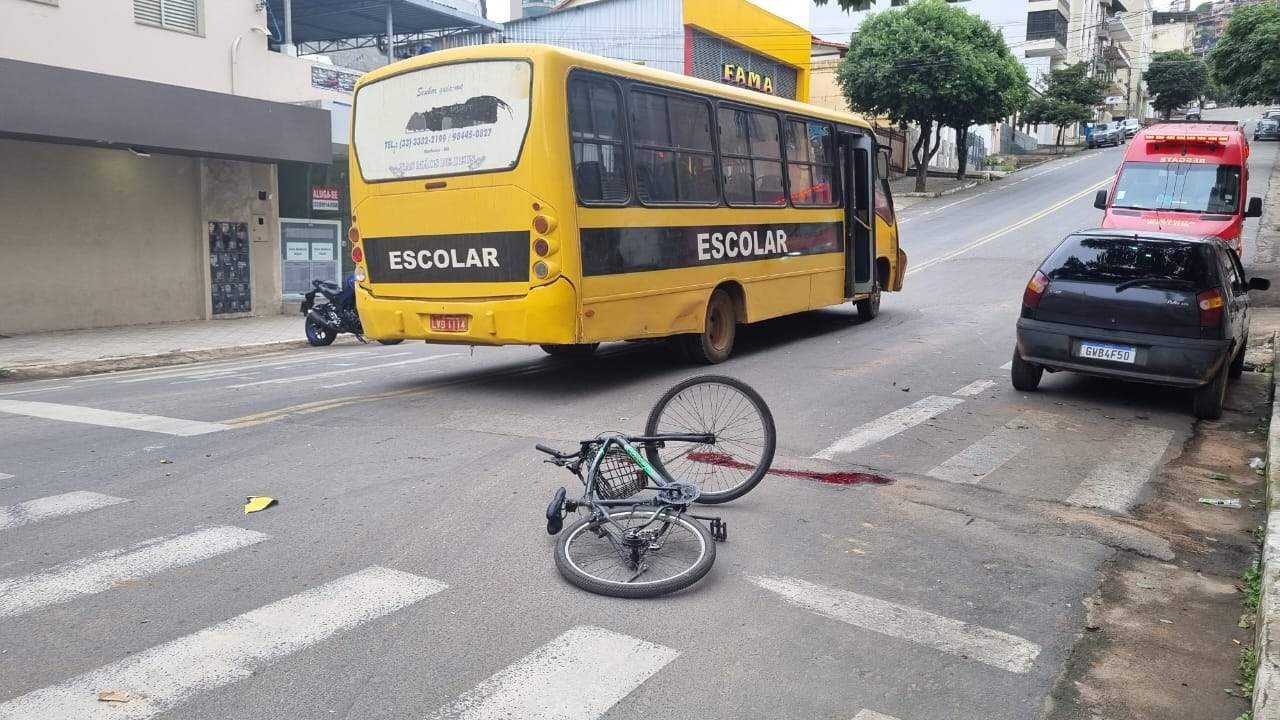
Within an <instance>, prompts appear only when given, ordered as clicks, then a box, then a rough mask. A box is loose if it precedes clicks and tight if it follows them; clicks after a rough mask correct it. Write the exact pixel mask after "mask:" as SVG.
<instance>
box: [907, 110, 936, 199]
mask: <svg viewBox="0 0 1280 720" xmlns="http://www.w3.org/2000/svg"><path fill="white" fill-rule="evenodd" d="M932 131H933V121H932V120H924V121H922V122H921V123H920V139H919V140H918V141H916V147H915V150H914V151H913V153H912V159H914V160H915V161H916V192H924V191H925V187H926V183H928V181H929V161H930V160H932V159H933V153H936V152H937V151H938V149H937V147H934V148H933V149H932V150H930V149H929V141H930V137H929V133H930V132H932Z"/></svg>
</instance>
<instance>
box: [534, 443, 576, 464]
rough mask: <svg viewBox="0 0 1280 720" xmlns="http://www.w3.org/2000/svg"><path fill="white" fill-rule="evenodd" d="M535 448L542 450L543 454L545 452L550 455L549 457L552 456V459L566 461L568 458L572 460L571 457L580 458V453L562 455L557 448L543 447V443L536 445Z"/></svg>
mask: <svg viewBox="0 0 1280 720" xmlns="http://www.w3.org/2000/svg"><path fill="white" fill-rule="evenodd" d="M534 447H535V448H537V449H539V450H541V451H542V452H544V453H546V454H548V455H550V456H552V457H554V458H558V459H560V460H564V459H566V458H571V457H577V456H578V453H562V452H560V451H559V450H556V449H555V448H549V447H547V446H546V445H543V444H542V443H538V444H537V445H534Z"/></svg>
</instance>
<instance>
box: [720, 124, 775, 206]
mask: <svg viewBox="0 0 1280 720" xmlns="http://www.w3.org/2000/svg"><path fill="white" fill-rule="evenodd" d="M717 118H718V120H719V126H720V172H721V174H722V175H723V176H724V197H725V200H726V201H727V202H728V203H729V204H730V205H786V204H787V198H786V192H785V191H784V190H783V188H782V143H781V139H780V136H779V132H778V118H777V116H775V115H769V114H766V113H759V112H750V111H748V110H738V109H735V108H729V107H721V108H720V109H719V112H718V113H717Z"/></svg>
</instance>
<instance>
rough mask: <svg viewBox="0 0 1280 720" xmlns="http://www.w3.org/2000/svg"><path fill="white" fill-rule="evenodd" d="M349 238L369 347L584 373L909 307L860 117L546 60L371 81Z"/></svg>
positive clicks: (400, 66) (465, 62)
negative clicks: (580, 368) (782, 326)
mask: <svg viewBox="0 0 1280 720" xmlns="http://www.w3.org/2000/svg"><path fill="white" fill-rule="evenodd" d="M351 149H352V152H351V173H350V176H351V202H352V215H353V217H352V228H351V232H350V240H351V252H352V259H353V260H354V261H355V263H356V270H355V275H356V280H357V284H356V298H357V306H358V308H359V312H360V317H361V319H362V321H363V324H364V329H365V333H366V334H367V335H368V336H369V337H371V338H375V339H380V340H389V339H417V340H426V341H427V342H431V343H462V344H474V345H506V344H536V345H540V346H542V348H543V349H544V350H546V351H547V352H548V353H550V354H552V355H584V354H589V353H591V352H593V351H594V350H595V348H596V346H597V345H598V344H599V343H601V342H604V341H610V340H637V339H657V338H669V339H671V342H672V344H673V346H674V347H675V348H676V349H677V350H678V351H679V352H680V353H681V354H683V355H684V356H686V357H688V358H689V359H691V360H694V361H697V362H704V363H714V362H720V361H723V360H725V359H726V358H728V357H729V354H730V353H731V351H732V349H733V342H734V336H735V330H736V327H737V325H738V324H741V323H753V322H757V321H760V320H765V319H768V318H773V317H778V316H781V315H787V314H790V313H796V312H800V311H804V310H809V309H812V308H820V307H825V306H830V305H837V304H840V303H843V302H847V301H853V302H854V304H855V305H856V307H857V310H858V313H859V315H861V316H863V317H865V318H868V319H869V318H871V317H874V316H875V315H876V314H877V313H878V312H879V305H880V293H881V292H882V291H892V290H899V289H901V287H902V279H903V276H904V275H905V273H906V255H905V254H904V253H903V252H902V251H901V250H900V249H899V247H898V232H897V226H896V222H895V218H894V213H893V200H892V197H891V195H890V193H889V186H888V183H887V182H886V181H885V180H884V177H885V166H886V157H885V155H883V154H881V153H880V152H878V148H877V145H876V140H875V135H874V134H873V133H872V130H871V128H870V126H869V125H868V124H867V123H866V122H864V121H863V120H861V119H860V118H857V117H855V116H853V115H847V114H844V113H838V112H832V111H829V110H825V109H822V108H818V107H813V106H810V105H805V104H802V103H797V102H792V101H789V100H782V99H778V98H775V97H772V96H769V95H765V94H763V93H759V92H753V91H751V90H747V89H742V88H737V87H732V86H729V85H721V84H717V83H713V82H708V81H704V80H698V79H694V78H689V77H685V76H683V75H677V74H674V73H669V72H664V71H661V70H654V69H651V68H646V67H644V66H641V65H634V64H630V63H625V62H620V61H616V60H609V59H606V58H602V57H596V56H593V55H587V54H583V53H578V52H571V51H568V50H564V49H561V48H556V47H551V46H546V45H520V44H510V45H482V46H477V47H468V48H459V49H454V50H447V51H443V52H437V53H431V54H429V55H424V56H420V57H416V58H412V59H409V60H405V61H403V62H399V63H396V64H394V65H389V66H387V67H384V68H381V69H379V70H375V71H373V72H371V73H369V74H367V75H365V76H364V77H363V78H362V79H361V80H360V82H359V83H358V85H357V88H356V94H355V107H354V111H353V121H352V131H351Z"/></svg>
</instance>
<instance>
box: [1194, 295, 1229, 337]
mask: <svg viewBox="0 0 1280 720" xmlns="http://www.w3.org/2000/svg"><path fill="white" fill-rule="evenodd" d="M1196 304H1197V305H1199V306H1200V327H1202V328H1212V327H1218V326H1220V325H1222V305H1223V301H1222V291H1221V290H1219V289H1217V288H1214V289H1213V290H1205V291H1204V292H1202V293H1198V294H1197V295H1196Z"/></svg>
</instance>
